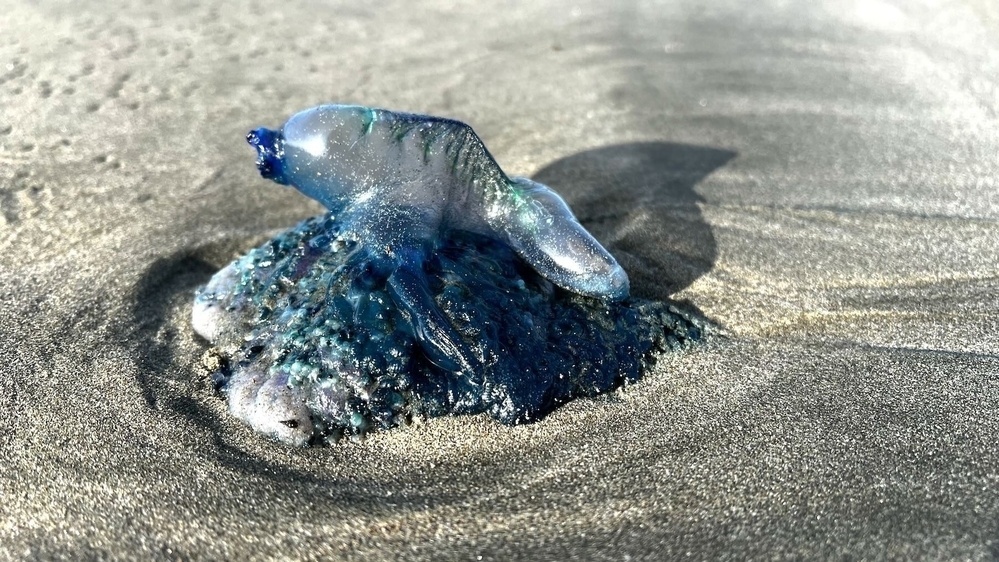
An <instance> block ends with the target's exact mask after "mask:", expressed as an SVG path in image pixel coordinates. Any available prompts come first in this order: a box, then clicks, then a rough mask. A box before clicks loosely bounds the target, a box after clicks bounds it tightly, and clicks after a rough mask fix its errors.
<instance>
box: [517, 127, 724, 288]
mask: <svg viewBox="0 0 999 562" xmlns="http://www.w3.org/2000/svg"><path fill="white" fill-rule="evenodd" d="M735 156H736V153H735V152H732V151H729V150H722V149H718V148H710V147H704V146H694V145H689V144H677V143H669V142H638V143H629V144H619V145H613V146H607V147H602V148H595V149H592V150H587V151H584V152H580V153H578V154H574V155H572V156H567V157H565V158H561V159H559V160H556V161H555V162H552V163H551V164H548V165H547V166H545V167H544V168H542V169H541V170H539V171H538V172H537V173H536V174H534V176H533V179H535V180H536V181H539V182H541V183H544V184H547V185H549V186H551V187H552V188H553V189H555V191H557V192H559V193H561V194H562V195H563V197H565V198H566V200H567V201H568V202H569V205H570V206H571V207H572V209H573V212H575V213H576V216H577V217H579V220H580V222H582V223H583V225H584V226H585V227H586V228H587V229H588V230H589V231H590V232H592V233H593V235H594V236H596V237H597V238H598V239H599V240H601V241H602V242H604V243H605V245H607V247H608V249H610V251H611V253H613V254H614V255H615V257H617V258H618V261H620V262H621V265H622V266H623V267H624V269H625V270H626V271H627V272H628V275H629V277H630V278H631V288H632V294H634V295H635V296H640V297H645V298H652V299H656V300H667V299H668V298H669V297H670V295H672V294H673V293H675V292H677V291H679V290H681V289H684V288H686V287H688V286H689V285H690V284H691V283H693V282H694V281H695V280H696V279H697V278H699V277H700V276H702V275H704V274H705V273H706V272H708V271H709V270H711V268H712V267H713V266H714V264H715V260H716V259H717V257H718V248H717V245H716V244H715V237H714V235H713V234H712V233H711V227H710V226H709V225H708V224H707V223H706V222H705V221H704V217H703V215H702V214H701V209H700V207H698V203H700V202H702V199H701V197H700V195H698V194H697V192H696V191H695V187H696V185H697V184H698V183H700V182H701V180H703V179H704V178H705V177H706V176H707V175H708V174H710V173H711V172H713V171H715V170H717V169H718V168H720V167H722V166H724V165H725V164H726V163H727V162H728V161H730V160H731V159H732V158H734V157H735Z"/></svg>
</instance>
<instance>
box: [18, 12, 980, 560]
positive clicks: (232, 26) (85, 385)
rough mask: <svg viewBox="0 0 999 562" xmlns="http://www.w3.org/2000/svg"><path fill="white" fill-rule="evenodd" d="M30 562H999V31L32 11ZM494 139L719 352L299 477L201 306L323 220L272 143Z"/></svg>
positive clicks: (810, 18)
mask: <svg viewBox="0 0 999 562" xmlns="http://www.w3.org/2000/svg"><path fill="white" fill-rule="evenodd" d="M0 30H3V33H0V559H14V560H19V559H53V558H65V559H249V560H256V559H323V560H328V559H357V560H379V559H434V560H440V559H456V560H458V559H460V560H469V559H472V560H474V559H478V557H481V558H482V559H486V560H519V559H524V560H563V559H583V560H591V559H592V560H599V559H609V560H621V559H649V560H662V559H676V558H685V559H696V560H717V559H740V560H741V559H789V558H795V559H802V558H805V559H831V558H837V559H840V558H846V559H972V560H975V559H977V560H989V559H995V558H996V557H999V447H997V445H996V435H997V434H999V336H997V328H999V313H997V312H996V298H997V295H999V265H997V256H999V186H997V177H999V157H997V155H999V81H997V78H996V77H997V76H999V9H996V8H994V7H992V4H991V3H990V2H989V1H988V0H940V1H930V0H914V1H905V0H879V1H875V0H857V1H847V0H843V1H832V0H819V1H805V0H799V1H790V2H783V1H778V0H760V1H757V2H751V3H748V2H740V1H737V0H712V1H708V2H688V1H685V0H682V1H649V2H640V1H625V2H600V1H597V0H582V1H580V2H574V3H569V2H535V3H526V2H525V3H522V4H511V3H484V4H477V5H475V6H460V5H451V4H450V3H446V2H437V1H428V2H401V1H389V2H384V3H380V4H379V6H378V7H362V6H358V5H355V3H349V2H330V3H316V2H306V1H293V2H289V3H287V4H285V5H277V4H273V3H267V2H233V3H226V2H220V1H214V0H196V1H193V2H189V3H185V4H183V5H181V4H177V3H171V4H164V5H163V6H159V7H156V6H147V5H146V3H144V2H90V1H85V2H59V1H41V2H0ZM322 102H341V103H359V104H365V105H371V106H378V107H385V108H391V109H396V110H405V111H414V112H419V113H428V114H433V115H441V116H448V117H453V118H456V119H460V120H463V121H466V122H468V123H469V124H471V125H472V126H473V127H474V128H475V130H476V131H477V132H478V134H479V135H480V136H481V137H482V138H483V140H484V141H485V143H486V145H487V146H488V147H489V148H490V150H492V152H493V154H494V156H495V157H496V159H497V161H498V162H499V163H500V164H501V165H502V167H503V168H504V169H505V170H507V171H508V172H510V173H514V174H522V175H528V176H531V177H533V178H534V179H536V180H538V181H541V182H544V183H546V184H548V185H551V186H552V187H554V188H555V189H556V190H558V191H559V192H560V193H561V194H562V195H563V196H564V197H565V199H566V200H567V201H568V202H569V204H570V205H571V206H572V208H573V210H574V211H575V213H576V215H577V216H578V217H579V218H580V220H581V222H582V223H583V224H584V225H585V226H586V227H587V228H588V229H589V230H590V231H591V232H592V233H593V234H594V235H595V236H596V237H597V238H598V239H599V240H601V242H603V243H604V244H605V245H606V246H607V248H608V249H609V250H610V251H611V252H612V253H613V254H614V255H615V256H616V257H617V258H618V260H619V261H620V263H621V264H622V265H623V266H624V267H625V269H626V270H627V271H628V272H629V274H630V276H631V282H632V292H633V294H635V295H637V296H640V297H643V298H653V299H656V298H659V299H664V298H672V299H676V300H680V301H683V302H684V303H686V304H687V305H688V306H690V307H692V308H693V309H696V310H698V311H700V312H701V313H702V314H704V315H705V316H706V317H708V318H709V319H710V320H712V321H713V322H714V323H716V324H717V325H719V326H720V327H721V333H720V335H718V336H717V337H715V338H714V339H712V341H711V342H709V343H708V344H707V345H704V346H702V347H700V348H697V349H693V350H691V351H689V352H686V353H683V354H681V355H676V356H668V357H664V358H663V359H662V360H661V361H660V362H659V363H658V365H657V368H656V370H655V371H654V372H652V373H649V374H648V375H647V376H646V377H645V378H644V379H643V380H642V381H641V382H640V383H638V384H635V385H631V386H628V387H627V388H624V389H622V390H620V391H617V392H614V393H611V394H608V395H604V396H601V397H599V398H596V399H583V400H576V401H574V402H572V403H570V404H568V405H566V406H564V407H561V408H559V409H558V410H556V411H555V412H554V413H553V414H552V415H550V416H549V417H548V418H546V419H545V420H543V421H541V422H539V423H535V424H531V425H526V426H517V427H506V426H502V425H500V424H497V423H495V422H493V421H491V420H490V419H488V418H487V417H485V416H479V417H465V418H443V419H434V420H429V421H425V422H422V423H418V424H415V425H413V426H411V427H407V428H403V429H400V430H395V431H390V432H385V433H379V434H375V435H371V436H370V437H369V438H368V439H366V440H365V441H364V442H363V443H342V444H340V445H338V446H335V447H331V448H312V449H295V448H289V447H286V446H284V445H281V444H278V443H274V442H271V441H268V440H266V439H263V438H261V437H260V436H259V435H256V434H254V433H253V432H252V431H251V430H250V429H249V428H247V427H245V426H243V425H242V424H241V423H240V422H238V421H237V420H235V419H234V418H232V417H231V416H230V415H229V414H228V412H227V411H226V406H225V403H224V402H223V401H221V400H220V399H219V398H218V397H217V396H216V395H215V394H214V393H213V392H212V389H211V386H210V384H209V382H208V381H207V379H206V378H205V377H204V373H203V372H202V371H201V370H200V369H199V365H200V357H201V355H202V354H203V353H204V351H205V350H206V349H207V347H208V346H207V343H206V342H205V341H203V340H201V339H200V338H198V337H197V336H196V335H195V334H194V332H193V331H192V329H191V326H190V321H189V315H190V308H191V303H192V299H193V295H194V291H195V289H196V288H197V287H198V286H199V285H201V284H203V283H205V282H206V281H207V280H208V278H209V277H210V276H211V275H212V273H213V272H214V271H216V270H218V269H219V268H221V267H222V266H224V265H225V264H226V263H228V262H229V261H230V260H232V259H233V258H234V257H235V256H236V255H238V254H239V253H240V252H244V251H246V250H247V249H249V248H251V247H253V245H254V244H257V243H259V242H261V241H262V240H264V239H266V237H268V236H269V235H271V234H273V233H274V232H276V231H278V230H280V229H284V228H288V227H290V226H292V225H293V224H295V223H296V222H297V221H299V220H301V219H303V218H305V217H308V216H311V215H313V214H316V213H319V212H320V211H321V209H320V207H319V206H318V204H316V203H315V202H312V201H310V200H307V199H306V198H304V197H303V196H301V195H300V194H298V193H296V192H294V191H292V190H288V189H283V188H281V187H280V186H277V185H275V184H273V183H270V182H267V181H265V180H262V179H260V178H259V176H258V174H257V172H256V169H255V168H254V165H253V158H254V155H253V151H252V150H251V149H250V148H249V147H247V146H246V144H245V142H244V136H245V134H246V132H247V131H248V130H250V129H251V128H254V127H258V126H269V127H276V126H278V125H280V124H281V123H282V122H283V121H284V120H285V119H286V118H287V116H288V115H290V114H292V113H294V112H295V111H297V110H300V109H303V108H306V107H310V106H313V105H316V104H318V103H322Z"/></svg>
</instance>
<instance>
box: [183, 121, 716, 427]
mask: <svg viewBox="0 0 999 562" xmlns="http://www.w3.org/2000/svg"><path fill="white" fill-rule="evenodd" d="M247 141H248V142H249V143H250V144H251V145H252V146H253V147H254V148H255V149H256V151H257V166H258V168H259V170H260V172H261V174H262V175H263V176H264V177H266V178H270V179H272V180H274V181H276V182H278V183H281V184H286V185H290V186H292V187H295V188H296V189H298V190H299V191H301V192H302V193H303V194H305V195H307V196H309V197H311V198H313V199H316V200H317V201H319V202H320V203H322V204H323V205H324V206H326V208H327V209H328V210H329V212H328V213H326V214H325V215H323V216H319V217H315V218H312V219H309V220H306V221H304V222H303V223H301V224H299V225H298V226H296V227H294V228H293V229H291V230H289V231H287V232H285V233H282V234H280V235H278V236H277V237H275V238H274V239H272V240H270V241H269V242H267V243H266V244H264V245H262V246H260V247H258V248H256V249H254V250H251V251H250V252H249V253H248V254H246V255H245V256H243V257H241V258H240V259H238V260H236V261H235V262H233V263H232V264H230V265H229V266H227V267H226V268H224V269H223V270H221V271H220V272H219V273H217V274H216V275H215V276H214V277H213V278H212V280H211V281H210V282H209V283H208V285H207V286H205V287H204V288H202V289H201V290H200V291H199V293H198V295H197V297H196V299H195V305H194V311H193V322H194V327H195V330H196V331H197V332H198V333H199V334H201V335H203V336H204V337H205V338H207V339H208V340H209V341H211V342H212V343H213V344H214V345H215V351H214V357H215V358H216V359H217V361H216V364H215V366H214V368H213V369H212V370H213V374H212V377H213V380H214V382H215V384H216V386H217V387H218V388H219V389H220V390H221V391H222V392H223V393H224V394H225V395H226V397H227V399H228V401H229V409H230V411H231V412H232V413H233V414H234V415H236V416H237V417H239V418H241V419H243V420H244V421H246V422H247V423H248V424H249V425H251V426H252V427H253V428H254V429H256V430H258V431H260V432H262V433H265V434H267V435H270V436H272V437H275V438H277V439H279V440H281V441H284V442H287V443H292V444H298V445H305V444H309V443H319V442H324V441H332V440H336V439H338V438H339V437H341V436H343V435H352V436H353V435H361V434H363V433H364V432H366V431H368V430H370V429H376V428H390V427H394V426H398V425H401V424H404V423H406V422H407V421H408V420H409V419H411V418H412V417H413V416H414V415H415V416H436V415H447V414H473V413H480V412H487V413H488V414H489V415H491V416H492V417H494V418H496V419H497V420H499V421H501V422H503V423H507V424H514V423H523V422H529V421H534V420H537V419H539V418H541V417H543V416H544V415H545V414H546V413H548V412H549V411H550V410H551V409H552V408H554V407H555V406H557V405H558V404H560V403H563V402H565V401H567V400H569V399H571V398H573V397H576V396H585V395H593V394H596V393H600V392H604V391H606V390H609V389H612V388H615V387H617V386H619V385H620V384H622V383H623V382H626V381H634V380H637V379H638V378H639V377H640V376H641V373H642V371H644V369H645V368H646V367H647V366H648V365H649V364H650V362H652V361H654V358H655V355H654V354H655V352H656V351H663V350H667V349H679V348H681V347H684V346H685V345H686V344H688V343H689V342H693V341H696V340H698V339H700V337H701V333H702V329H703V323H702V322H701V321H700V320H699V319H698V318H696V317H694V316H692V315H690V314H687V313H684V312H682V311H681V310H679V309H677V308H676V307H674V306H672V305H669V304H667V303H658V302H649V301H641V300H638V299H632V298H630V297H629V286H628V277H627V275H626V274H625V272H624V270H623V269H622V268H621V266H620V265H619V264H618V263H617V261H616V260H615V259H614V258H613V256H611V254H610V253H609V252H608V251H607V250H606V249H604V248H603V246H601V245H600V243H599V242H597V241H596V240H595V239H594V238H593V236H591V235H590V234H589V233H588V232H587V231H586V230H585V229H584V228H583V227H582V226H581V225H580V224H579V222H578V221H577V220H576V218H575V216H573V214H572V212H571V211H570V210H569V207H568V205H566V203H565V202H564V201H563V200H562V198H561V197H559V196H558V195H557V194H556V193H555V192H554V191H552V190H551V189H550V188H548V187H547V186H544V185H542V184H540V183H537V182H534V181H531V180H530V179H527V178H519V177H509V176H507V175H506V174H505V173H504V172H503V171H502V170H501V169H500V167H499V166H498V165H497V164H496V162H495V160H494V159H493V157H492V156H491V155H490V154H489V152H488V151H487V150H486V148H485V146H484V145H483V143H482V141H481V140H480V139H479V137H478V136H476V134H475V133H474V132H473V131H472V129H471V128H470V127H469V126H468V125H465V124H464V123H461V122H458V121H454V120H450V119H441V118H436V117H428V116H421V115H413V114H407V113H396V112H391V111H387V110H382V109H371V108H366V107H360V106H343V105H322V106H318V107H315V108H312V109H308V110H305V111H302V112H300V113H298V114H296V115H294V116H292V117H291V118H290V119H289V120H288V121H287V123H285V125H284V126H283V127H282V128H281V130H279V131H273V130H270V129H265V128H260V129H256V130H254V131H252V132H251V133H249V135H248V136H247Z"/></svg>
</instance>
